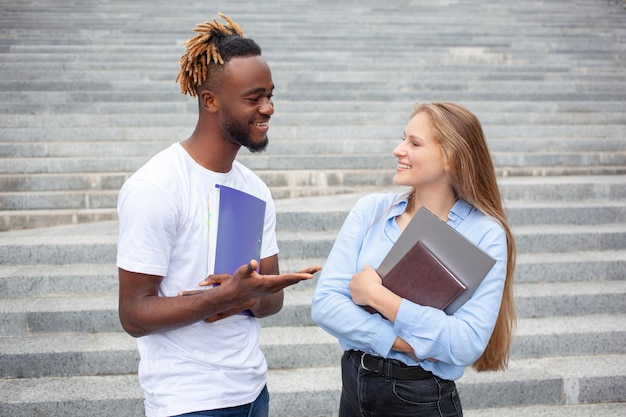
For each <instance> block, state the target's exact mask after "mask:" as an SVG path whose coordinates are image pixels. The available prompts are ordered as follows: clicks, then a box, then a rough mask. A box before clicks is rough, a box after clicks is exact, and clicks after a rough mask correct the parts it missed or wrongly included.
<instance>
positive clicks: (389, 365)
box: [385, 359, 393, 382]
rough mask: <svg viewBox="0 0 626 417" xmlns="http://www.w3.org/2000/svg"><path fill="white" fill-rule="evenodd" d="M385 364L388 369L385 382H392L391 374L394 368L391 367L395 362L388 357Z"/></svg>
mask: <svg viewBox="0 0 626 417" xmlns="http://www.w3.org/2000/svg"><path fill="white" fill-rule="evenodd" d="M385 364H386V365H387V369H386V370H385V382H390V381H391V375H392V372H393V370H392V369H391V367H392V366H393V363H392V362H391V359H387V360H385Z"/></svg>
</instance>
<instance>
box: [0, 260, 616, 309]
mask: <svg viewBox="0 0 626 417" xmlns="http://www.w3.org/2000/svg"><path fill="white" fill-rule="evenodd" d="M325 260H326V259H325V257H322V258H297V259H294V258H292V259H289V258H280V264H281V267H280V269H281V271H283V272H290V271H299V270H301V269H303V268H305V267H307V266H310V265H323V264H324V262H325ZM624 276H626V252H624V251H610V250H603V251H586V252H567V253H561V254H559V255H558V256H554V254H553V253H522V254H519V255H518V259H517V265H516V269H515V280H516V283H518V284H523V283H559V282H560V283H570V282H577V281H583V280H584V281H588V282H593V283H598V282H603V281H620V280H623V278H624ZM315 282H316V280H312V281H306V282H301V283H299V284H298V285H296V286H293V287H289V289H288V291H300V290H312V288H313V287H314V285H315ZM117 285H118V275H117V268H116V267H115V265H114V264H113V263H110V262H107V263H87V264H56V265H53V264H46V263H41V264H31V265H17V264H16V265H0V299H3V298H4V299H8V298H28V297H46V296H59V295H68V294H74V295H102V294H113V293H115V292H116V291H117ZM593 285H596V284H593ZM598 285H599V284H598Z"/></svg>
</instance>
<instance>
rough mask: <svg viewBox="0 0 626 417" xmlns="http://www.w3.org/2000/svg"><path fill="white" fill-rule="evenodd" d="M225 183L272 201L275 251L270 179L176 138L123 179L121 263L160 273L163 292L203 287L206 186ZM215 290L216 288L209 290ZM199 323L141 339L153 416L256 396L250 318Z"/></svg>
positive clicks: (268, 217)
mask: <svg viewBox="0 0 626 417" xmlns="http://www.w3.org/2000/svg"><path fill="white" fill-rule="evenodd" d="M216 184H220V185H226V186H228V187H232V188H236V189H238V190H241V191H245V192H247V193H249V194H252V195H254V196H256V197H258V198H261V199H263V200H264V201H266V210H265V225H264V231H263V242H262V248H261V258H266V257H269V256H272V255H275V254H276V253H278V245H277V243H276V235H275V225H276V212H275V207H274V202H273V200H272V197H271V194H270V191H269V189H268V187H267V186H266V185H265V183H263V181H262V180H261V179H260V178H259V177H257V176H256V175H255V174H254V173H253V172H252V171H250V170H249V169H248V168H246V167H244V166H243V165H241V164H240V163H238V162H237V161H235V162H234V163H233V167H232V169H231V171H230V172H228V173H225V174H224V173H216V172H212V171H209V170H207V169H205V168H203V167H202V166H200V165H198V164H197V163H196V162H195V161H194V160H193V159H192V158H191V156H190V155H189V154H188V153H187V151H185V149H184V148H183V147H182V146H181V145H180V144H178V143H176V144H174V145H172V146H170V147H169V148H167V149H165V150H163V151H162V152H160V153H158V154H157V155H155V156H154V157H153V158H152V159H151V160H150V161H148V162H147V163H146V164H145V165H144V166H143V167H141V168H140V169H139V170H138V171H137V172H136V173H135V174H133V175H132V176H131V177H130V178H129V179H128V181H126V183H125V184H124V186H123V187H122V189H121V191H120V194H119V199H118V214H119V240H118V251H117V266H118V267H119V268H122V269H125V270H127V271H132V272H138V273H144V274H151V275H158V276H163V277H164V278H163V281H162V283H161V285H160V288H159V296H166V297H174V296H177V294H178V292H179V291H183V290H194V289H200V288H202V287H199V286H198V283H199V282H200V281H202V280H203V279H204V278H206V276H207V272H208V271H211V268H212V267H211V268H209V266H208V265H207V263H208V260H207V259H208V257H207V253H208V250H209V237H208V235H209V227H208V220H209V214H208V213H209V208H208V203H209V193H210V192H211V190H214V189H215V185H216ZM207 291H210V290H207ZM240 319H241V320H238V321H228V320H224V322H217V323H212V324H211V323H205V322H198V323H195V324H192V325H190V326H186V327H182V328H179V329H176V330H171V331H167V332H162V333H157V334H152V335H148V336H143V337H140V338H138V339H137V347H138V350H139V354H140V357H141V362H140V364H139V381H140V383H141V386H142V388H143V390H144V394H145V409H146V415H147V416H148V417H161V416H170V415H176V414H183V413H188V412H191V411H199V410H211V409H217V408H224V407H232V406H237V405H241V404H246V403H249V402H252V401H254V399H255V398H256V397H257V396H258V394H259V393H260V392H261V390H262V389H263V387H264V385H265V383H266V379H267V363H266V362H265V357H264V356H263V353H262V352H261V350H260V349H259V344H258V338H259V331H260V325H259V323H258V322H257V320H256V319H255V318H253V317H248V316H240Z"/></svg>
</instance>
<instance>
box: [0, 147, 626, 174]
mask: <svg viewBox="0 0 626 417" xmlns="http://www.w3.org/2000/svg"><path fill="white" fill-rule="evenodd" d="M148 159H149V157H148V156H130V157H115V158H105V157H88V156H86V157H81V158H74V157H49V158H47V157H46V158H5V159H0V175H2V174H18V175H21V174H42V173H51V174H65V173H85V172H88V173H109V172H122V173H127V174H130V173H132V172H134V171H135V170H137V169H138V168H139V167H141V165H143V164H144V163H145V162H146V161H147V160H148ZM493 159H494V161H495V162H496V163H497V164H498V165H497V167H498V168H497V169H496V171H497V172H498V173H500V175H502V173H503V172H516V171H517V172H518V175H520V174H519V173H526V174H525V175H531V176H537V175H550V174H549V173H550V172H552V174H551V175H553V176H554V175H561V176H562V175H571V174H573V173H577V172H578V175H581V174H584V175H601V174H602V173H606V174H608V175H612V174H613V175H615V174H623V172H624V164H625V163H626V151H613V152H611V151H606V152H582V151H581V152H575V153H569V154H561V153H558V152H550V153H547V152H546V153H534V154H533V153H520V152H517V153H507V154H498V153H495V152H494V154H493ZM238 160H239V161H240V162H241V163H243V164H244V165H246V166H247V167H249V168H250V169H252V170H254V171H263V170H302V169H309V170H333V169H337V167H343V168H342V169H349V170H351V169H364V167H370V168H371V169H387V170H388V172H391V171H390V170H392V169H394V168H395V166H396V163H395V159H394V158H393V156H391V153H385V154H382V153H358V154H350V155H348V156H341V155H337V154H335V155H315V156H305V155H289V156H286V155H272V154H269V153H268V154H265V155H256V156H251V155H242V156H241V157H240V158H238ZM545 173H548V174H545Z"/></svg>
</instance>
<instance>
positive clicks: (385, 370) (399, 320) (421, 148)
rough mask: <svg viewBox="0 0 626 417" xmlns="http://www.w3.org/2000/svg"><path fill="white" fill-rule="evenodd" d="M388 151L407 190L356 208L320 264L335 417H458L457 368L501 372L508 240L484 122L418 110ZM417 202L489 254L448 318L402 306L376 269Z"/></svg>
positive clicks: (449, 110)
mask: <svg viewBox="0 0 626 417" xmlns="http://www.w3.org/2000/svg"><path fill="white" fill-rule="evenodd" d="M393 155H394V156H395V157H396V158H397V161H398V165H397V168H396V173H395V176H394V183H395V184H397V185H405V186H409V187H410V191H409V192H408V193H405V194H400V195H397V194H394V193H386V194H384V193H383V194H372V195H369V196H366V197H363V198H362V199H360V200H359V201H358V202H357V203H356V204H355V206H354V207H353V208H352V210H351V211H350V213H349V215H348V217H347V218H346V220H345V223H344V225H343V226H342V228H341V230H340V232H339V234H338V236H337V239H336V241H335V244H334V245H333V248H332V250H331V252H330V254H329V257H328V259H327V261H326V264H325V265H324V268H323V269H322V274H321V276H320V279H319V282H318V284H317V287H316V289H315V294H314V297H313V305H312V317H313V320H314V321H315V322H316V323H317V324H318V325H319V326H320V327H322V328H323V329H324V330H326V331H327V332H328V333H330V334H332V335H333V336H335V337H337V338H338V339H339V342H340V344H341V346H342V348H343V349H344V351H345V353H344V355H343V357H342V361H341V362H342V363H341V365H342V382H343V386H342V395H341V400H340V406H339V407H340V410H339V415H340V417H362V416H368V417H377V416H380V417H382V416H384V417H394V416H429V417H430V416H462V415H463V411H462V408H461V402H460V399H459V396H458V393H457V390H456V385H455V382H454V381H455V380H457V379H459V378H460V377H461V376H462V375H463V372H464V369H465V367H466V366H470V365H472V366H473V367H474V368H475V369H476V370H478V371H486V370H502V369H505V368H506V366H507V363H508V355H509V346H510V343H511V336H512V332H513V327H514V324H515V310H514V305H513V269H514V266H515V243H514V240H513V235H512V233H511V229H510V227H509V225H508V223H507V219H506V216H505V213H504V209H503V206H502V201H501V196H500V192H499V190H498V185H497V182H496V176H495V171H494V168H493V163H492V161H491V157H490V154H489V149H488V147H487V143H486V140H485V137H484V134H483V131H482V127H481V125H480V122H479V120H478V119H477V118H476V116H474V115H473V114H472V113H471V112H470V111H468V110H467V109H465V108H464V107H462V106H460V105H457V104H454V103H430V104H422V105H418V106H416V107H415V108H414V110H413V112H412V114H411V118H410V120H409V122H408V124H407V126H406V128H405V130H404V135H403V138H402V142H401V143H400V144H399V145H398V146H397V147H396V148H395V149H394V151H393ZM422 206H424V207H426V208H427V209H428V210H430V211H431V212H432V213H434V214H435V215H437V216H438V217H439V218H440V219H441V220H443V221H444V222H447V223H448V224H449V225H450V226H451V227H453V228H455V229H456V230H457V231H458V232H460V233H461V234H463V235H464V236H465V237H467V238H468V239H469V240H470V241H472V242H473V243H474V244H476V245H477V246H478V247H480V248H481V249H482V250H484V251H485V252H487V253H489V254H490V255H491V256H492V257H493V258H495V259H496V263H495V265H494V266H493V268H492V269H491V270H490V272H489V273H488V274H487V276H486V277H485V279H484V280H483V282H482V283H481V284H480V285H479V287H478V288H477V289H476V291H475V292H474V294H473V295H472V297H471V298H470V299H469V300H468V301H467V302H466V303H465V304H464V305H463V306H461V307H460V308H459V309H458V310H457V311H456V312H455V313H454V314H452V315H446V314H445V313H444V312H443V311H441V310H438V309H435V308H432V307H426V306H421V305H418V304H415V303H412V302H410V301H408V300H406V299H402V298H401V297H399V296H397V295H396V294H394V293H392V292H391V291H389V290H388V289H386V288H385V287H383V286H382V281H381V279H380V277H379V276H378V275H377V273H376V272H375V268H376V267H378V265H379V264H380V263H381V261H382V260H383V258H384V257H385V255H386V254H387V252H389V250H390V248H391V247H392V245H393V244H394V243H395V241H396V240H397V238H398V236H399V235H400V233H401V232H402V231H403V230H404V228H405V227H406V225H407V224H408V223H409V221H410V220H411V218H412V216H413V215H414V213H415V212H416V211H417V209H419V208H420V207H422ZM364 305H369V306H372V307H374V308H375V309H376V310H378V311H379V312H380V314H370V313H368V312H367V311H366V310H364V309H363V308H362V307H361V306H364Z"/></svg>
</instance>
